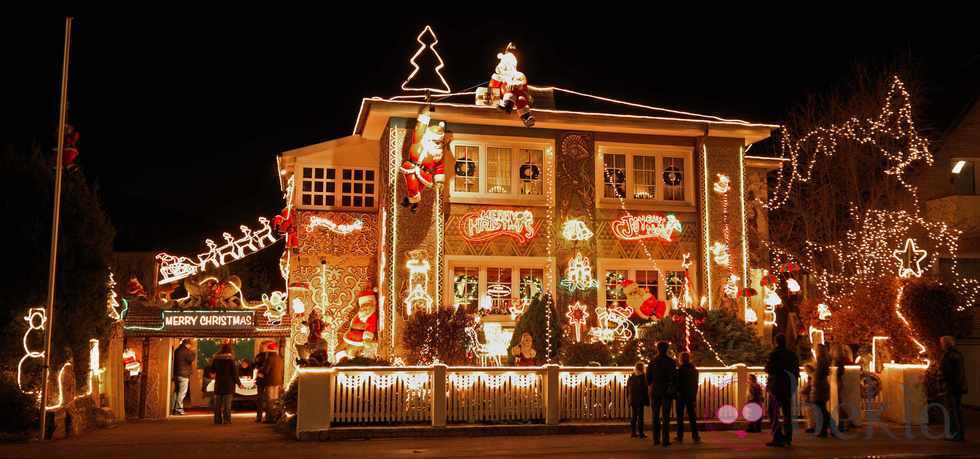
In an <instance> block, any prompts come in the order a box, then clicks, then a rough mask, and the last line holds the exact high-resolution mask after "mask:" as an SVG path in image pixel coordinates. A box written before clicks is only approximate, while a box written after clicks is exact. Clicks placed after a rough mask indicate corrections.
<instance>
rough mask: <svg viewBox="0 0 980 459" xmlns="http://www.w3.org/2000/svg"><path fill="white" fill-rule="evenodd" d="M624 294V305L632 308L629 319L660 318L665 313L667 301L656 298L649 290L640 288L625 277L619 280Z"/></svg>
mask: <svg viewBox="0 0 980 459" xmlns="http://www.w3.org/2000/svg"><path fill="white" fill-rule="evenodd" d="M619 286H620V287H621V288H622V289H623V295H625V296H626V305H627V306H629V307H630V309H632V310H633V314H632V315H630V319H640V320H653V319H662V318H664V316H665V315H666V314H667V302H665V301H660V300H658V299H657V298H656V297H655V296H653V294H651V293H650V291H649V290H647V289H645V288H641V287H640V286H639V285H638V284H637V283H636V282H634V281H632V280H630V279H626V280H624V281H622V282H620V284H619Z"/></svg>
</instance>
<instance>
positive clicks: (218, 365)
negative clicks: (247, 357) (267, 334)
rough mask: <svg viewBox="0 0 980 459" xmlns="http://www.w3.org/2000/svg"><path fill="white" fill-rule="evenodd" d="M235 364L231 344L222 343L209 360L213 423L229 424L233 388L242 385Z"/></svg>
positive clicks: (233, 394) (233, 393)
mask: <svg viewBox="0 0 980 459" xmlns="http://www.w3.org/2000/svg"><path fill="white" fill-rule="evenodd" d="M236 366H237V365H235V355H234V353H233V352H232V348H231V344H229V343H225V344H222V345H221V350H220V351H218V353H217V354H215V355H214V358H213V359H212V361H211V369H210V372H211V374H213V375H214V423H215V424H231V401H232V399H233V398H234V396H235V388H236V387H242V382H241V380H239V379H238V371H237V369H236Z"/></svg>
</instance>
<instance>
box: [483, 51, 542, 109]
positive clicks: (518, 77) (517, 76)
mask: <svg viewBox="0 0 980 459" xmlns="http://www.w3.org/2000/svg"><path fill="white" fill-rule="evenodd" d="M514 51H517V48H516V47H515V46H514V45H513V44H512V43H508V44H507V48H506V49H505V50H504V52H502V53H498V54H497V59H499V60H500V62H499V63H498V64H497V67H496V68H495V69H494V72H493V75H492V76H491V77H490V91H491V92H493V93H495V95H499V97H500V102H498V103H497V107H498V108H500V109H501V110H503V111H505V112H507V113H510V112H512V111H514V109H517V113H518V114H519V115H520V116H521V122H523V123H524V126H526V127H532V126H534V115H532V114H531V94H530V93H529V92H528V89H527V77H526V76H525V75H524V72H521V71H519V70H517V56H515V55H514Z"/></svg>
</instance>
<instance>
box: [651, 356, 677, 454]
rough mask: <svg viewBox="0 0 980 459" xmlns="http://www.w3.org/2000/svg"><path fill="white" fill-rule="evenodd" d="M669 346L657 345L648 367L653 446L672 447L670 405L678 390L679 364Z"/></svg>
mask: <svg viewBox="0 0 980 459" xmlns="http://www.w3.org/2000/svg"><path fill="white" fill-rule="evenodd" d="M668 348H669V345H668V344H667V342H665V341H661V342H659V343H657V356H656V357H654V359H653V361H652V362H650V365H648V366H647V384H648V385H649V386H650V406H651V408H652V410H653V444H654V445H659V444H661V442H663V445H664V446H665V447H666V446H670V411H671V409H670V405H671V403H670V402H671V398H673V397H674V395H675V394H674V392H675V390H676V384H677V383H676V381H675V379H674V378H676V374H675V373H676V371H677V362H675V361H674V359H672V358H670V356H668V355H667V349H668Z"/></svg>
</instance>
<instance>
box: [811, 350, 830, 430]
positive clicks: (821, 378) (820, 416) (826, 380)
mask: <svg viewBox="0 0 980 459" xmlns="http://www.w3.org/2000/svg"><path fill="white" fill-rule="evenodd" d="M816 351H817V352H816V362H814V366H813V381H812V383H811V384H810V403H811V404H812V405H813V410H814V411H813V416H814V419H813V421H814V426H813V427H814V429H819V432H817V436H818V437H820V438H827V433H828V432H829V431H830V411H829V410H827V402H829V401H830V357H829V356H828V355H827V346H826V345H825V344H818V345H817V346H816Z"/></svg>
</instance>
